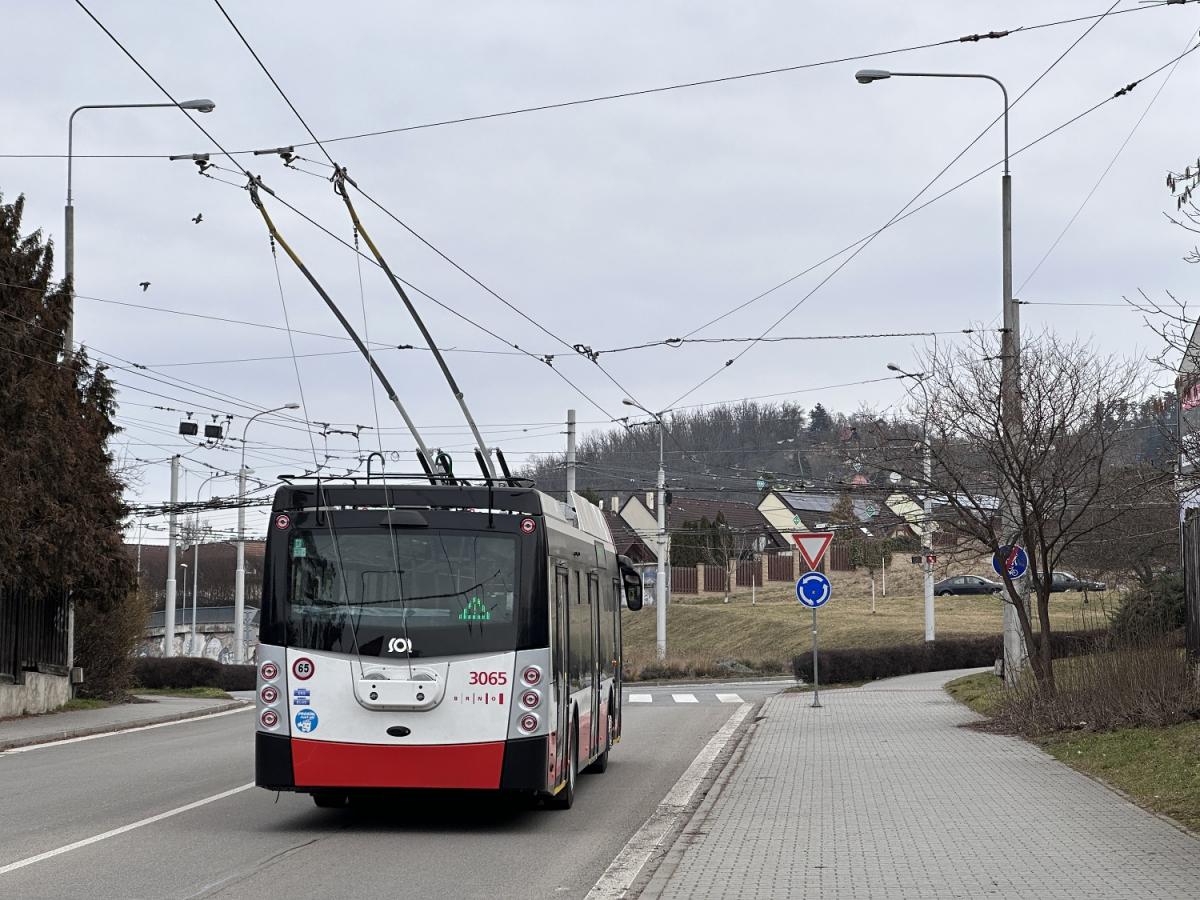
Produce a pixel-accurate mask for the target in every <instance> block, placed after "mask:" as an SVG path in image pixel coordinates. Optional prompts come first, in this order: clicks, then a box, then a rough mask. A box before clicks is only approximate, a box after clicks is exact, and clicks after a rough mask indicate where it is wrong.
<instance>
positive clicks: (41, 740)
mask: <svg viewBox="0 0 1200 900" xmlns="http://www.w3.org/2000/svg"><path fill="white" fill-rule="evenodd" d="M252 705H253V704H251V703H248V702H246V701H244V700H233V701H230V702H228V703H219V704H217V705H215V706H206V707H204V708H203V709H189V710H186V711H184V712H175V713H167V714H166V715H158V716H146V717H145V718H141V719H130V720H129V721H128V722H121V723H113V724H109V725H92V726H90V727H88V728H67V729H63V730H61V731H54V732H45V733H43V734H39V735H37V736H36V737H28V738H18V739H16V740H10V741H5V740H0V753H3V752H4V751H5V750H15V749H16V748H18V747H32V746H35V745H37V744H52V743H54V742H55V741H64V740H69V739H70V738H80V737H90V736H91V735H94V734H109V733H111V732H115V731H125V730H127V729H130V728H144V727H145V726H147V725H161V724H165V723H167V722H182V721H184V720H186V719H198V718H201V717H203V716H211V715H213V714H214V713H221V712H229V711H231V710H235V709H241V708H242V707H245V706H252ZM52 715H53V714H52Z"/></svg>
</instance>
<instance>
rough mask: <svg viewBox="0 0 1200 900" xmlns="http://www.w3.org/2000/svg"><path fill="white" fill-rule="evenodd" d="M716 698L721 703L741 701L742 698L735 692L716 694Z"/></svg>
mask: <svg viewBox="0 0 1200 900" xmlns="http://www.w3.org/2000/svg"><path fill="white" fill-rule="evenodd" d="M717 699H718V700H720V701H721V702H722V703H741V702H742V698H741V697H739V696H738V695H737V694H717Z"/></svg>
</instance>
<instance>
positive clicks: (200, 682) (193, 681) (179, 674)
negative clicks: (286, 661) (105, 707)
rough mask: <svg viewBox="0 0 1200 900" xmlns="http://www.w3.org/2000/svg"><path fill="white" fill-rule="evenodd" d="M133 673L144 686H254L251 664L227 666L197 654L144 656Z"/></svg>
mask: <svg viewBox="0 0 1200 900" xmlns="http://www.w3.org/2000/svg"><path fill="white" fill-rule="evenodd" d="M133 677H134V678H135V679H136V681H137V683H138V684H139V685H140V686H141V687H144V688H193V687H214V688H220V689H221V690H223V691H252V690H254V689H255V687H256V684H255V677H256V676H255V667H254V666H248V665H247V666H227V665H222V664H221V663H219V662H217V661H216V660H212V659H205V658H203V657H198V656H172V657H154V656H143V657H140V658H139V659H138V660H137V661H136V662H135V663H134V665H133Z"/></svg>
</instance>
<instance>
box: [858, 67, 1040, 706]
mask: <svg viewBox="0 0 1200 900" xmlns="http://www.w3.org/2000/svg"><path fill="white" fill-rule="evenodd" d="M854 77H855V79H856V80H857V81H858V83H859V84H872V83H874V82H877V81H884V80H886V79H889V78H894V77H901V78H979V79H985V80H987V81H990V82H992V83H993V84H995V85H996V86H997V87H999V88H1000V92H1001V93H1002V94H1003V95H1004V174H1003V175H1002V176H1001V179H1000V192H1001V193H1000V201H1001V211H1000V228H1001V232H1002V234H1001V241H1002V253H1003V267H1004V273H1003V304H1004V333H1003V335H1002V336H1001V339H1000V415H1001V422H1002V423H1003V431H1004V434H1003V438H1004V439H1005V440H1007V441H1008V442H1009V446H1010V447H1014V448H1018V449H1019V448H1020V447H1021V444H1022V443H1023V441H1024V436H1023V432H1024V427H1023V425H1022V414H1021V315H1020V308H1019V307H1018V305H1017V301H1015V300H1014V299H1013V295H1012V174H1011V172H1010V171H1009V167H1008V160H1009V153H1008V108H1009V103H1008V89H1007V88H1006V87H1005V86H1004V83H1003V82H1002V81H1000V79H999V78H995V77H994V76H992V75H984V74H981V73H978V72H888V71H886V70H884V69H861V70H859V71H858V72H856V73H855V74H854ZM1009 494H1010V496H1008V497H1005V498H1004V502H1005V505H1006V506H1007V507H1008V515H1009V517H1010V519H1011V520H1012V522H1013V527H1014V530H1016V531H1017V532H1018V534H1017V537H1016V540H1018V541H1019V540H1021V538H1022V536H1021V535H1020V534H1019V531H1020V526H1021V522H1022V521H1023V519H1024V516H1023V510H1022V509H1021V506H1020V503H1019V501H1018V500H1017V499H1016V498H1015V497H1013V496H1011V494H1012V492H1011V491H1010V492H1009ZM1016 587H1017V600H1018V602H1019V603H1021V604H1022V605H1023V606H1024V607H1025V609H1026V611H1028V609H1029V587H1028V582H1026V581H1025V580H1022V581H1021V583H1020V584H1019V585H1017V586H1016ZM1028 656H1029V653H1028V648H1026V646H1025V636H1024V635H1023V634H1022V633H1021V620H1020V617H1019V616H1018V615H1017V609H1016V607H1015V606H1014V605H1013V604H1012V603H1008V602H1006V603H1005V604H1004V679H1005V681H1007V682H1008V683H1009V684H1013V683H1014V682H1015V680H1016V678H1017V675H1018V674H1019V673H1020V671H1021V669H1023V668H1024V667H1025V663H1026V660H1027V659H1028Z"/></svg>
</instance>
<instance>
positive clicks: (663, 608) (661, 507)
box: [621, 397, 671, 659]
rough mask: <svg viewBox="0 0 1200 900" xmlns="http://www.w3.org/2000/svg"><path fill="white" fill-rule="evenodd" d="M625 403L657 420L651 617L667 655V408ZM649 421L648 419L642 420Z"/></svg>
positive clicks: (660, 652) (662, 654) (659, 650)
mask: <svg viewBox="0 0 1200 900" xmlns="http://www.w3.org/2000/svg"><path fill="white" fill-rule="evenodd" d="M621 402H622V403H623V404H625V405H626V406H632V407H634V408H636V409H640V410H641V411H642V412H644V413H645V414H646V415H648V416H650V417H651V418H652V419H654V421H655V422H657V423H658V493H657V499H656V501H655V503H656V505H657V507H658V510H657V512H658V535H657V540H656V542H655V543H656V545H657V547H658V566H657V569H658V575H657V577H656V578H655V582H654V606H655V611H654V619H655V650H656V653H657V656H658V658H659V659H666V657H667V572H668V571H670V569H669V568H668V567H669V565H670V563H669V555H670V552H671V545H670V543H669V542H668V540H667V470H666V468H665V466H664V465H663V433H664V432H665V430H666V425H665V424H664V422H663V418H662V417H663V416H665V415H666V414H667V413H668V412H670V410H666V409H664V410H663V411H662V412H656V413H655V412H650V410H648V409H646V407H644V406H642V404H640V403H636V402H635V401H633V400H630V399H629V398H628V397H626V398H625V399H624V400H622V401H621ZM645 424H649V423H645Z"/></svg>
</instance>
